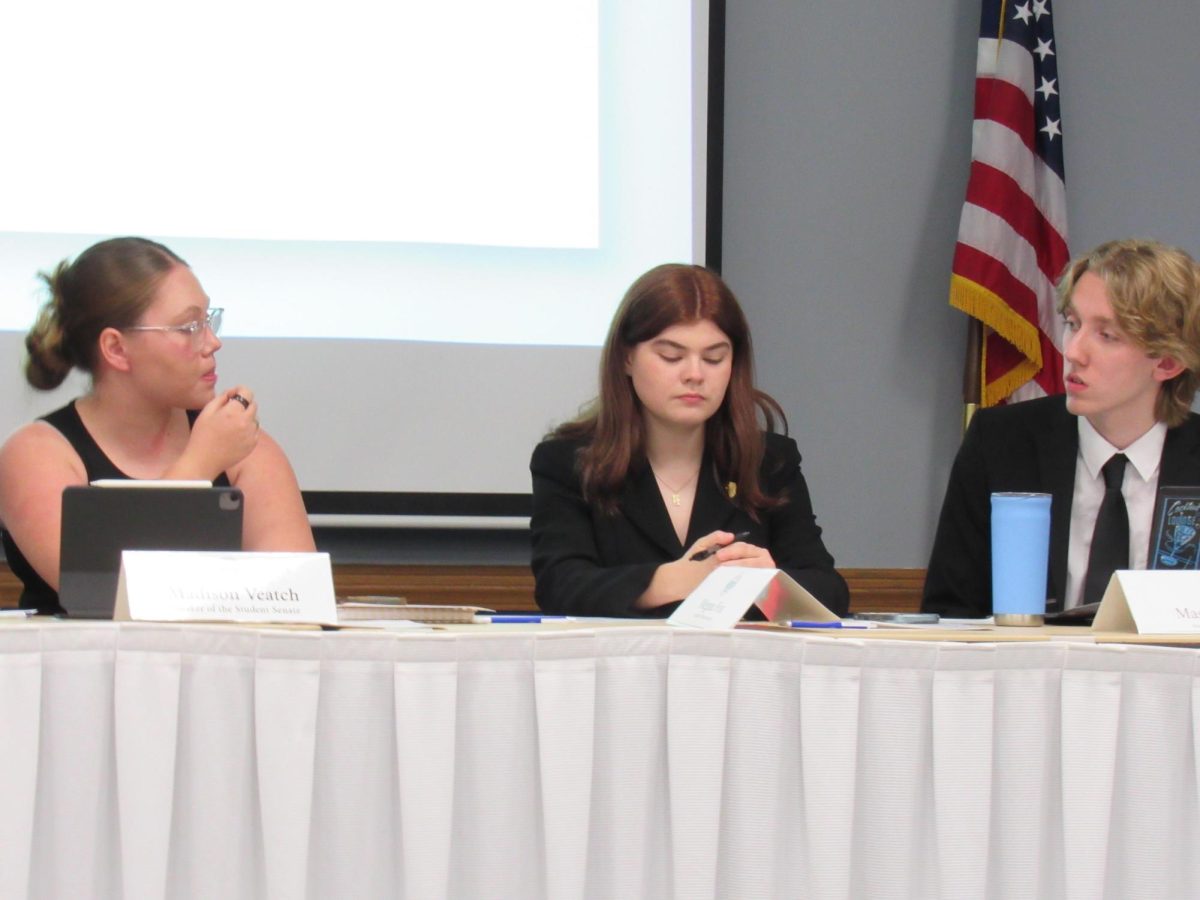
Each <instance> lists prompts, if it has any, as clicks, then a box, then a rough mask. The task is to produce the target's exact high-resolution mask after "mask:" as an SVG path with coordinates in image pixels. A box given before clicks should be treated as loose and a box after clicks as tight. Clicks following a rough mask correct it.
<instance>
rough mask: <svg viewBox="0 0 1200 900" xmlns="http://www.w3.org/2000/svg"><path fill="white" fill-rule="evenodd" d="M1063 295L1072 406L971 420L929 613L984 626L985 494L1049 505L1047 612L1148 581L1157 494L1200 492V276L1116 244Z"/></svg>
mask: <svg viewBox="0 0 1200 900" xmlns="http://www.w3.org/2000/svg"><path fill="white" fill-rule="evenodd" d="M1058 293H1059V312H1060V313H1062V315H1063V318H1064V320H1065V322H1066V336H1065V344H1064V349H1063V358H1064V368H1065V373H1064V374H1065V381H1066V391H1067V392H1066V395H1065V396H1056V397H1046V398H1043V399H1040V400H1031V401H1028V402H1025V403H1016V404H1012V405H1010V406H1000V407H994V408H992V409H986V410H981V411H979V412H978V413H977V414H976V415H975V417H974V418H973V420H972V422H971V426H970V428H968V429H967V434H966V436H965V437H964V438H963V442H962V446H961V447H960V448H959V451H958V456H957V457H956V458H955V461H954V468H953V470H952V472H951V475H950V483H949V485H948V487H947V489H946V498H945V501H944V503H943V506H942V514H941V518H940V520H939V522H938V529H937V535H936V537H935V539H934V546H933V552H932V554H931V556H930V560H929V568H928V571H927V574H926V579H925V591H924V597H923V600H922V604H921V606H922V609H923V610H926V611H929V612H937V613H941V614H942V615H943V616H959V617H979V616H987V615H990V614H991V611H992V585H991V577H992V576H991V510H990V505H991V499H990V498H991V494H992V493H993V492H997V491H1029V492H1038V493H1048V494H1050V495H1051V496H1052V499H1051V506H1050V570H1049V573H1048V581H1047V588H1046V590H1047V598H1048V600H1049V603H1050V605H1049V609H1051V610H1055V609H1061V608H1071V607H1074V606H1078V605H1080V604H1082V603H1090V602H1094V601H1096V600H1099V599H1100V595H1101V594H1102V593H1103V590H1104V586H1105V585H1106V584H1107V583H1108V579H1109V577H1110V576H1111V574H1112V571H1113V570H1114V569H1115V568H1132V569H1137V568H1145V567H1146V564H1147V559H1148V556H1149V541H1150V527H1151V518H1152V516H1153V512H1154V501H1155V496H1156V492H1157V489H1158V486H1159V485H1160V484H1162V485H1171V486H1176V485H1200V416H1197V415H1196V414H1195V413H1192V412H1191V404H1192V398H1193V397H1194V396H1195V393H1196V388H1197V385H1198V384H1200V266H1198V265H1197V263H1196V261H1195V260H1193V259H1192V257H1190V256H1189V255H1188V254H1187V253H1185V252H1184V251H1182V250H1179V249H1177V248H1174V247H1168V246H1165V245H1163V244H1159V243H1157V242H1155V241H1147V240H1124V241H1111V242H1109V243H1106V244H1102V245H1100V246H1099V247H1097V248H1096V249H1095V250H1093V251H1091V252H1090V253H1088V254H1085V255H1083V256H1081V257H1078V258H1077V259H1075V260H1073V261H1072V262H1071V263H1070V264H1069V265H1068V266H1067V269H1066V271H1065V272H1064V274H1063V276H1062V279H1061V280H1060V282H1059V285H1058ZM1114 523H1116V524H1115V528H1116V530H1115V531H1114ZM1122 529H1123V530H1122ZM1114 535H1115V536H1114Z"/></svg>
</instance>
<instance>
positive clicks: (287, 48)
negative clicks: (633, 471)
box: [0, 0, 719, 512]
mask: <svg viewBox="0 0 1200 900" xmlns="http://www.w3.org/2000/svg"><path fill="white" fill-rule="evenodd" d="M709 16H710V12H709V9H708V3H707V2H698V0H695V2H694V0H656V2H654V3H646V2H644V0H586V2H576V0H571V2H567V0H506V2H504V3H496V2H494V0H459V2H452V3H444V4H430V3H418V2H410V0H388V2H378V0H346V2H343V3H340V4H337V5H336V6H334V7H320V8H317V7H306V6H295V5H291V4H280V3H269V2H261V0H238V2H237V3H233V2H230V0H214V2H209V3H206V4H203V5H199V6H195V5H184V4H181V5H170V4H168V5H165V6H164V5H162V4H158V3H151V2H149V0H112V2H109V3H105V4H101V5H96V4H93V3H85V2H81V0H52V2H51V0H48V2H45V3H41V4H21V5H18V8H6V9H5V10H4V12H3V13H0V79H3V83H5V84H8V85H10V89H9V90H7V91H4V92H0V121H5V122H7V123H8V125H9V128H8V129H7V131H8V133H9V135H10V139H9V140H7V141H5V142H4V144H3V145H0V198H2V202H0V297H2V298H3V303H2V304H0V353H2V354H3V358H4V359H6V360H9V361H10V365H9V366H8V372H7V373H6V374H5V376H4V378H3V379H2V380H0V428H2V429H3V431H4V432H5V433H8V432H9V431H11V430H12V429H13V428H15V427H17V426H18V425H20V424H22V423H23V422H26V421H29V420H30V419H31V418H34V417H35V416H37V415H39V414H41V413H43V412H45V411H48V410H50V409H53V408H55V407H57V406H59V405H61V404H62V403H64V402H66V401H67V400H68V399H70V398H71V397H73V396H76V395H78V394H80V393H82V392H85V391H86V390H87V381H86V378H84V377H73V378H72V379H70V380H69V381H68V383H67V384H66V385H65V386H64V387H63V388H61V389H60V390H58V391H55V392H52V393H50V394H45V393H40V392H37V391H34V390H32V389H31V388H29V387H28V386H27V385H25V383H24V380H23V378H22V377H21V375H20V373H19V368H18V362H19V361H20V360H21V359H22V356H23V348H22V346H21V340H22V338H23V335H24V333H25V331H26V330H27V329H28V328H29V326H30V325H31V324H32V322H33V320H34V318H35V316H36V313H37V310H38V308H39V306H40V305H41V303H42V302H43V301H44V300H45V296H44V292H43V289H42V287H41V286H40V284H39V282H38V280H37V278H36V274H37V272H38V271H48V270H49V269H51V268H52V267H53V266H54V265H55V264H56V263H57V262H58V261H59V260H60V259H63V258H71V257H74V256H75V255H76V254H78V253H79V252H80V251H81V250H83V249H84V248H86V247H87V246H89V245H90V244H92V243H94V242H95V241H97V240H102V239H104V238H107V237H112V236H116V235H125V234H137V235H143V236H147V237H151V238H154V239H155V240H159V241H162V242H164V243H166V244H167V245H168V246H170V247H171V248H172V249H173V250H174V251H175V252H177V253H178V254H179V255H180V256H182V257H183V258H184V259H185V260H187V261H188V263H189V264H190V265H191V266H192V268H193V269H194V271H195V273H196V275H197V276H198V278H199V279H200V282H201V284H202V285H203V286H204V288H205V290H206V291H207V293H208V295H209V296H210V298H211V301H212V304H213V305H214V306H222V307H224V308H225V310H226V312H225V317H224V330H223V332H222V334H221V338H222V341H223V342H224V346H223V348H222V349H221V350H220V351H219V353H218V355H217V369H218V376H219V387H229V386H232V385H234V384H246V385H248V386H250V387H252V388H253V389H254V390H255V391H256V393H257V395H258V398H259V402H260V406H261V413H260V418H261V420H262V422H263V425H264V427H265V428H266V429H268V430H269V431H270V432H271V434H272V435H273V436H275V437H276V438H277V439H278V440H279V442H280V443H281V444H282V445H283V447H284V449H285V450H286V451H287V453H288V455H289V457H290V459H291V461H292V464H293V466H294V467H295V469H296V472H297V475H298V477H299V479H300V484H301V487H302V488H303V489H304V491H305V492H306V495H308V496H309V497H310V498H318V499H319V498H320V497H321V496H322V495H327V496H325V500H326V501H328V500H329V498H330V497H333V496H335V495H334V494H330V493H329V492H336V497H337V503H344V504H346V506H347V508H346V509H345V510H344V511H346V512H354V511H358V510H357V509H354V508H352V507H355V506H356V505H358V504H359V502H360V501H361V499H362V497H361V496H356V495H373V496H374V500H373V501H372V502H371V503H368V504H367V506H368V507H370V508H372V509H375V510H377V511H385V512H405V511H412V510H411V509H408V508H407V507H406V503H408V504H410V505H411V502H412V501H413V497H412V496H411V495H414V494H416V495H437V496H440V497H444V498H447V499H448V500H450V501H453V502H449V505H448V507H447V508H451V507H452V508H453V510H454V511H457V512H464V511H470V510H472V509H478V510H481V511H483V510H488V509H494V508H495V502H496V500H497V498H496V496H495V495H514V494H515V495H523V494H527V493H528V491H529V476H528V460H529V453H530V451H531V450H532V448H533V446H534V444H535V443H536V442H537V440H539V439H540V437H541V436H542V435H543V434H544V433H545V432H546V431H547V430H548V429H549V428H550V427H552V426H553V425H554V424H556V423H557V422H559V421H562V420H563V419H565V418H569V417H570V416H572V415H573V414H574V413H575V412H576V411H577V409H578V408H579V406H580V405H581V404H583V403H585V402H586V401H587V400H589V399H590V398H591V397H592V396H593V395H594V393H595V390H596V365H597V360H598V348H599V345H600V344H601V343H602V342H603V339H604V334H605V331H606V329H607V326H608V322H609V320H610V318H611V316H612V313H613V310H614V309H615V307H616V305H617V303H618V302H619V300H620V298H621V296H622V294H623V293H624V291H625V289H626V288H627V287H628V285H629V284H630V283H631V282H632V281H633V279H634V278H636V277H637V276H638V275H639V274H640V273H642V272H643V271H645V270H646V269H648V268H650V267H651V266H654V265H657V264H658V263H661V262H672V261H683V262H700V263H703V262H705V261H706V244H707V242H708V241H709V240H710V238H711V236H710V235H709V234H708V233H707V230H706V217H707V215H708V214H709V212H710V210H709V203H710V200H709V198H708V197H706V186H707V184H708V180H709V168H708V167H709V162H710V159H709V156H710V154H709V150H708V142H709V135H710V119H709V76H710V73H709V59H708V50H709ZM67 21H69V22H71V23H72V27H71V28H69V29H65V28H63V27H62V23H63V22H67ZM39 36H40V37H39ZM51 46H52V47H53V54H52V56H53V59H52V60H51V59H48V58H47V48H48V47H51ZM30 73H36V77H31V76H30ZM14 85H20V87H19V88H12V87H11V86H14ZM717 124H719V123H717ZM709 261H710V262H715V261H714V260H711V259H710V260H709ZM388 497H391V498H392V499H391V500H390V501H389V500H388ZM381 498H382V499H381ZM427 499H428V498H427V497H425V498H424V499H421V498H418V500H419V502H418V503H417V506H419V507H420V510H421V511H429V510H430V509H431V508H432V507H430V506H429V504H428V502H426V501H427ZM489 504H491V505H489ZM319 505H321V504H319ZM335 505H336V504H335ZM502 505H503V504H502ZM435 506H436V505H435ZM322 508H323V509H324V510H326V511H329V510H330V507H329V505H328V502H326V503H324V504H323V505H322ZM506 508H507V509H510V510H511V509H512V508H513V507H511V506H510V507H506ZM310 509H311V504H310Z"/></svg>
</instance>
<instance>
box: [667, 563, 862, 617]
mask: <svg viewBox="0 0 1200 900" xmlns="http://www.w3.org/2000/svg"><path fill="white" fill-rule="evenodd" d="M755 603H757V604H758V607H759V609H761V610H762V611H763V615H765V616H766V617H767V618H768V619H769V620H771V621H773V622H779V621H791V620H794V619H796V620H802V621H805V622H836V621H837V620H838V617H837V616H835V615H834V614H833V613H831V612H830V611H829V610H828V609H826V608H825V607H824V606H822V605H821V601H820V600H818V599H817V598H816V597H814V596H813V595H812V594H810V593H809V592H808V591H806V590H805V589H804V588H802V587H801V586H800V585H798V584H797V583H796V581H795V579H794V578H792V577H791V576H790V575H788V574H787V573H786V572H784V571H782V570H780V569H754V568H749V567H746V566H718V567H717V568H715V569H713V570H712V571H711V572H710V573H709V574H708V577H707V578H705V579H704V580H703V581H702V582H700V584H699V585H697V586H696V589H695V590H694V591H692V592H691V593H690V594H688V596H687V599H686V600H684V601H683V603H681V604H679V608H678V609H677V610H675V612H673V613H672V614H671V617H670V618H669V619H667V624H668V625H683V626H686V627H688V628H732V627H733V626H734V625H736V624H737V623H738V621H739V620H740V619H741V618H742V616H744V615H745V614H746V610H748V609H749V608H750V607H751V606H752V605H754V604H755Z"/></svg>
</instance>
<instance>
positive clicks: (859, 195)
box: [723, 0, 1200, 567]
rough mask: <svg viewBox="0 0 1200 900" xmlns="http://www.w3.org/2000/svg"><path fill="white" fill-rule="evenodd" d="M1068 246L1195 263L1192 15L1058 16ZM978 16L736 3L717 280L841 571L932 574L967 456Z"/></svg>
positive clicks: (930, 1) (1158, 1)
mask: <svg viewBox="0 0 1200 900" xmlns="http://www.w3.org/2000/svg"><path fill="white" fill-rule="evenodd" d="M1055 15H1056V24H1055V31H1056V39H1057V42H1058V51H1059V52H1058V66H1059V77H1060V82H1061V84H1060V87H1061V90H1062V109H1063V119H1064V129H1065V140H1066V176H1067V198H1068V221H1069V228H1070V246H1071V249H1072V252H1074V253H1078V252H1081V251H1083V250H1086V249H1088V248H1089V247H1091V246H1093V245H1095V244H1097V243H1099V242H1100V241H1102V240H1107V239H1109V238H1114V237H1125V236H1130V235H1135V234H1136V235H1142V236H1150V237H1156V238H1159V239H1161V240H1165V241H1168V242H1170V243H1174V244H1178V245H1179V246H1182V247H1184V248H1185V249H1187V250H1188V251H1189V252H1191V253H1192V254H1194V255H1195V254H1197V253H1198V252H1200V179H1198V178H1197V176H1196V175H1195V173H1194V171H1193V169H1194V161H1195V157H1196V153H1197V149H1198V148H1200V116H1198V115H1197V110H1196V100H1195V98H1196V97H1197V95H1198V94H1200V54H1197V52H1196V47H1197V46H1198V45H1200V17H1198V16H1197V15H1196V6H1195V0H1170V2H1162V0H1155V2H1151V3H1141V4H1130V3H1125V2H1118V0H1087V2H1084V0H1075V2H1074V3H1072V2H1066V0H1057V2H1056V3H1055ZM978 20H979V2H978V0H905V2H895V3H879V2H877V0H838V2H834V3H818V2H813V0H802V2H801V0H796V2H768V0H732V2H730V3H729V4H728V10H727V18H726V93H725V103H726V109H725V116H726V120H725V217H724V234H723V240H724V265H723V270H724V274H725V276H726V278H727V280H728V281H729V283H730V285H731V286H732V287H733V289H734V291H735V292H736V293H737V294H738V296H739V298H741V300H742V301H743V304H744V306H745V307H746V311H747V314H748V315H749V317H750V321H751V326H752V328H753V331H754V336H755V341H756V354H757V364H758V372H759V381H760V383H761V385H762V386H763V387H764V388H765V389H766V390H768V391H770V392H771V393H772V394H774V395H775V396H776V397H777V398H778V399H779V400H780V402H781V403H782V404H783V406H784V409H785V410H786V411H787V414H788V417H789V420H790V423H791V430H792V433H793V434H794V435H795V436H796V438H797V439H798V441H799V443H800V449H801V452H802V453H803V454H804V459H805V464H804V465H805V471H806V474H807V476H808V480H809V485H810V487H811V488H812V492H813V499H814V503H815V505H816V509H817V516H818V520H819V521H820V522H821V523H822V525H823V526H824V527H825V532H826V534H825V536H826V539H827V542H828V545H829V547H830V549H831V550H832V552H833V554H834V556H835V557H836V558H837V561H838V564H839V565H841V566H843V567H907V566H918V567H919V566H924V565H925V562H926V559H927V557H928V553H929V548H930V545H931V542H932V537H933V528H934V525H935V521H936V518H937V513H938V510H939V508H940V505H941V495H942V491H943V489H944V487H945V480H946V476H947V474H948V472H949V468H950V463H951V461H952V460H953V456H954V452H955V449H956V447H957V444H958V439H959V434H960V427H961V418H962V406H961V381H962V375H961V373H962V362H963V344H964V337H965V333H966V320H965V317H964V316H963V315H962V314H961V313H958V312H957V311H955V310H953V309H951V308H950V307H949V305H948V304H947V301H946V297H947V290H948V285H949V273H950V264H951V258H952V255H953V249H954V240H955V235H956V234H957V230H958V215H959V211H960V209H961V205H962V200H963V191H964V188H965V186H966V176H967V167H968V165H969V159H970V139H971V114H972V104H973V91H974V68H975V40H976V37H977V36H978Z"/></svg>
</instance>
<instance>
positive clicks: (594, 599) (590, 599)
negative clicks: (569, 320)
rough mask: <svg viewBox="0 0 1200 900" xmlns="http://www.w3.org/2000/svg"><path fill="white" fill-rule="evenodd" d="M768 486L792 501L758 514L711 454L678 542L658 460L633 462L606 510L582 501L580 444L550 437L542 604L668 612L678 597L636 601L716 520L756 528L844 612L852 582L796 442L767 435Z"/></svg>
mask: <svg viewBox="0 0 1200 900" xmlns="http://www.w3.org/2000/svg"><path fill="white" fill-rule="evenodd" d="M765 437H766V454H765V456H764V460H763V466H762V470H761V473H762V476H761V477H762V485H763V489H764V491H765V492H766V493H768V494H769V495H771V496H775V497H778V496H782V495H785V494H786V496H787V498H788V502H787V503H786V504H784V505H783V506H781V507H779V508H778V509H774V510H771V511H770V512H767V513H764V514H762V520H761V521H758V522H756V521H755V520H754V519H752V518H751V517H750V516H749V514H747V513H746V512H745V511H744V510H742V509H740V508H739V507H737V506H735V505H734V504H733V503H732V502H731V501H730V499H729V496H728V494H727V492H726V486H725V485H724V484H721V483H719V482H718V480H717V474H716V470H715V467H714V466H713V463H712V460H711V458H710V456H709V455H708V454H707V453H706V454H705V457H704V461H703V463H702V464H701V467H700V472H701V475H700V479H699V481H698V482H697V485H696V499H695V502H694V505H693V507H692V519H691V522H690V523H688V534H687V540H686V541H685V542H684V543H683V544H680V543H679V538H678V537H677V536H676V534H675V529H674V527H673V526H672V525H671V519H670V516H669V514H668V513H667V508H666V506H665V505H664V504H663V500H662V495H661V494H660V493H659V490H658V485H657V484H656V483H655V480H654V473H653V471H651V469H650V466H649V465H648V464H647V463H646V462H645V461H644V460H642V461H641V462H640V463H638V464H635V466H634V467H633V469H632V470H631V472H630V476H629V478H628V480H627V482H626V484H625V487H624V489H623V491H622V492H621V495H620V497H619V499H618V504H617V509H616V511H615V512H613V513H605V512H603V511H601V510H599V509H597V508H595V507H593V506H591V505H590V504H588V503H586V502H584V499H583V494H582V490H581V487H580V478H579V473H578V470H577V469H576V465H575V456H576V452H577V451H578V449H579V448H580V444H579V443H577V442H573V441H566V440H561V439H552V440H548V441H543V442H542V443H541V444H539V445H538V446H537V448H536V449H535V450H534V451H533V458H532V460H531V461H530V463H529V469H530V472H531V473H532V475H533V518H532V521H531V523H530V526H531V534H532V540H533V574H534V578H535V580H536V588H535V596H536V598H537V602H538V606H540V607H541V608H542V609H544V610H546V611H548V612H549V611H553V612H562V613H567V614H574V615H586V616H618V617H638V616H645V617H648V618H649V617H659V618H661V617H663V616H666V615H669V614H670V613H671V611H672V610H674V608H675V604H667V605H666V606H663V607H660V608H658V609H654V610H645V611H642V610H635V609H634V608H633V604H634V601H635V600H637V598H638V597H640V596H641V595H642V592H643V591H645V590H646V587H647V586H648V585H649V584H650V579H651V578H652V577H653V576H654V570H655V569H657V568H658V567H659V566H660V565H662V564H663V563H668V562H674V561H675V560H677V559H679V558H680V557H681V556H682V555H683V552H684V550H685V549H686V548H687V547H690V546H691V545H692V543H694V542H695V541H697V540H699V539H700V538H702V537H703V536H704V535H706V534H708V533H710V532H712V531H716V530H718V529H721V530H724V531H731V532H734V533H737V532H739V531H748V532H750V536H749V537H748V538H747V539H746V540H747V542H748V543H752V544H757V545H758V546H760V547H766V548H767V549H768V550H770V551H771V556H772V557H773V558H774V559H775V564H776V565H777V566H779V567H780V568H781V569H784V570H786V571H787V573H788V574H789V575H791V576H792V578H794V579H796V581H798V582H799V583H800V584H802V585H803V586H804V587H805V588H806V589H807V590H809V591H810V592H811V593H812V594H813V595H814V596H815V597H817V599H818V600H820V601H821V602H822V603H824V604H825V605H826V606H827V607H829V608H830V609H831V610H833V612H835V613H837V614H838V615H845V614H846V612H847V610H848V609H849V606H850V593H849V590H848V589H847V588H846V582H845V581H844V580H843V579H842V576H841V575H839V574H838V573H837V572H836V571H835V570H834V568H833V557H832V556H830V555H829V552H828V551H827V550H826V549H825V545H824V544H823V543H822V542H821V529H820V528H819V527H817V523H816V517H815V516H814V515H813V510H812V501H811V500H810V499H809V496H808V486H807V484H805V481H804V475H803V474H801V472H800V451H799V450H797V449H796V442H795V441H793V440H792V439H791V438H788V437H784V436H782V435H776V434H767V435H766V436H765Z"/></svg>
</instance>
